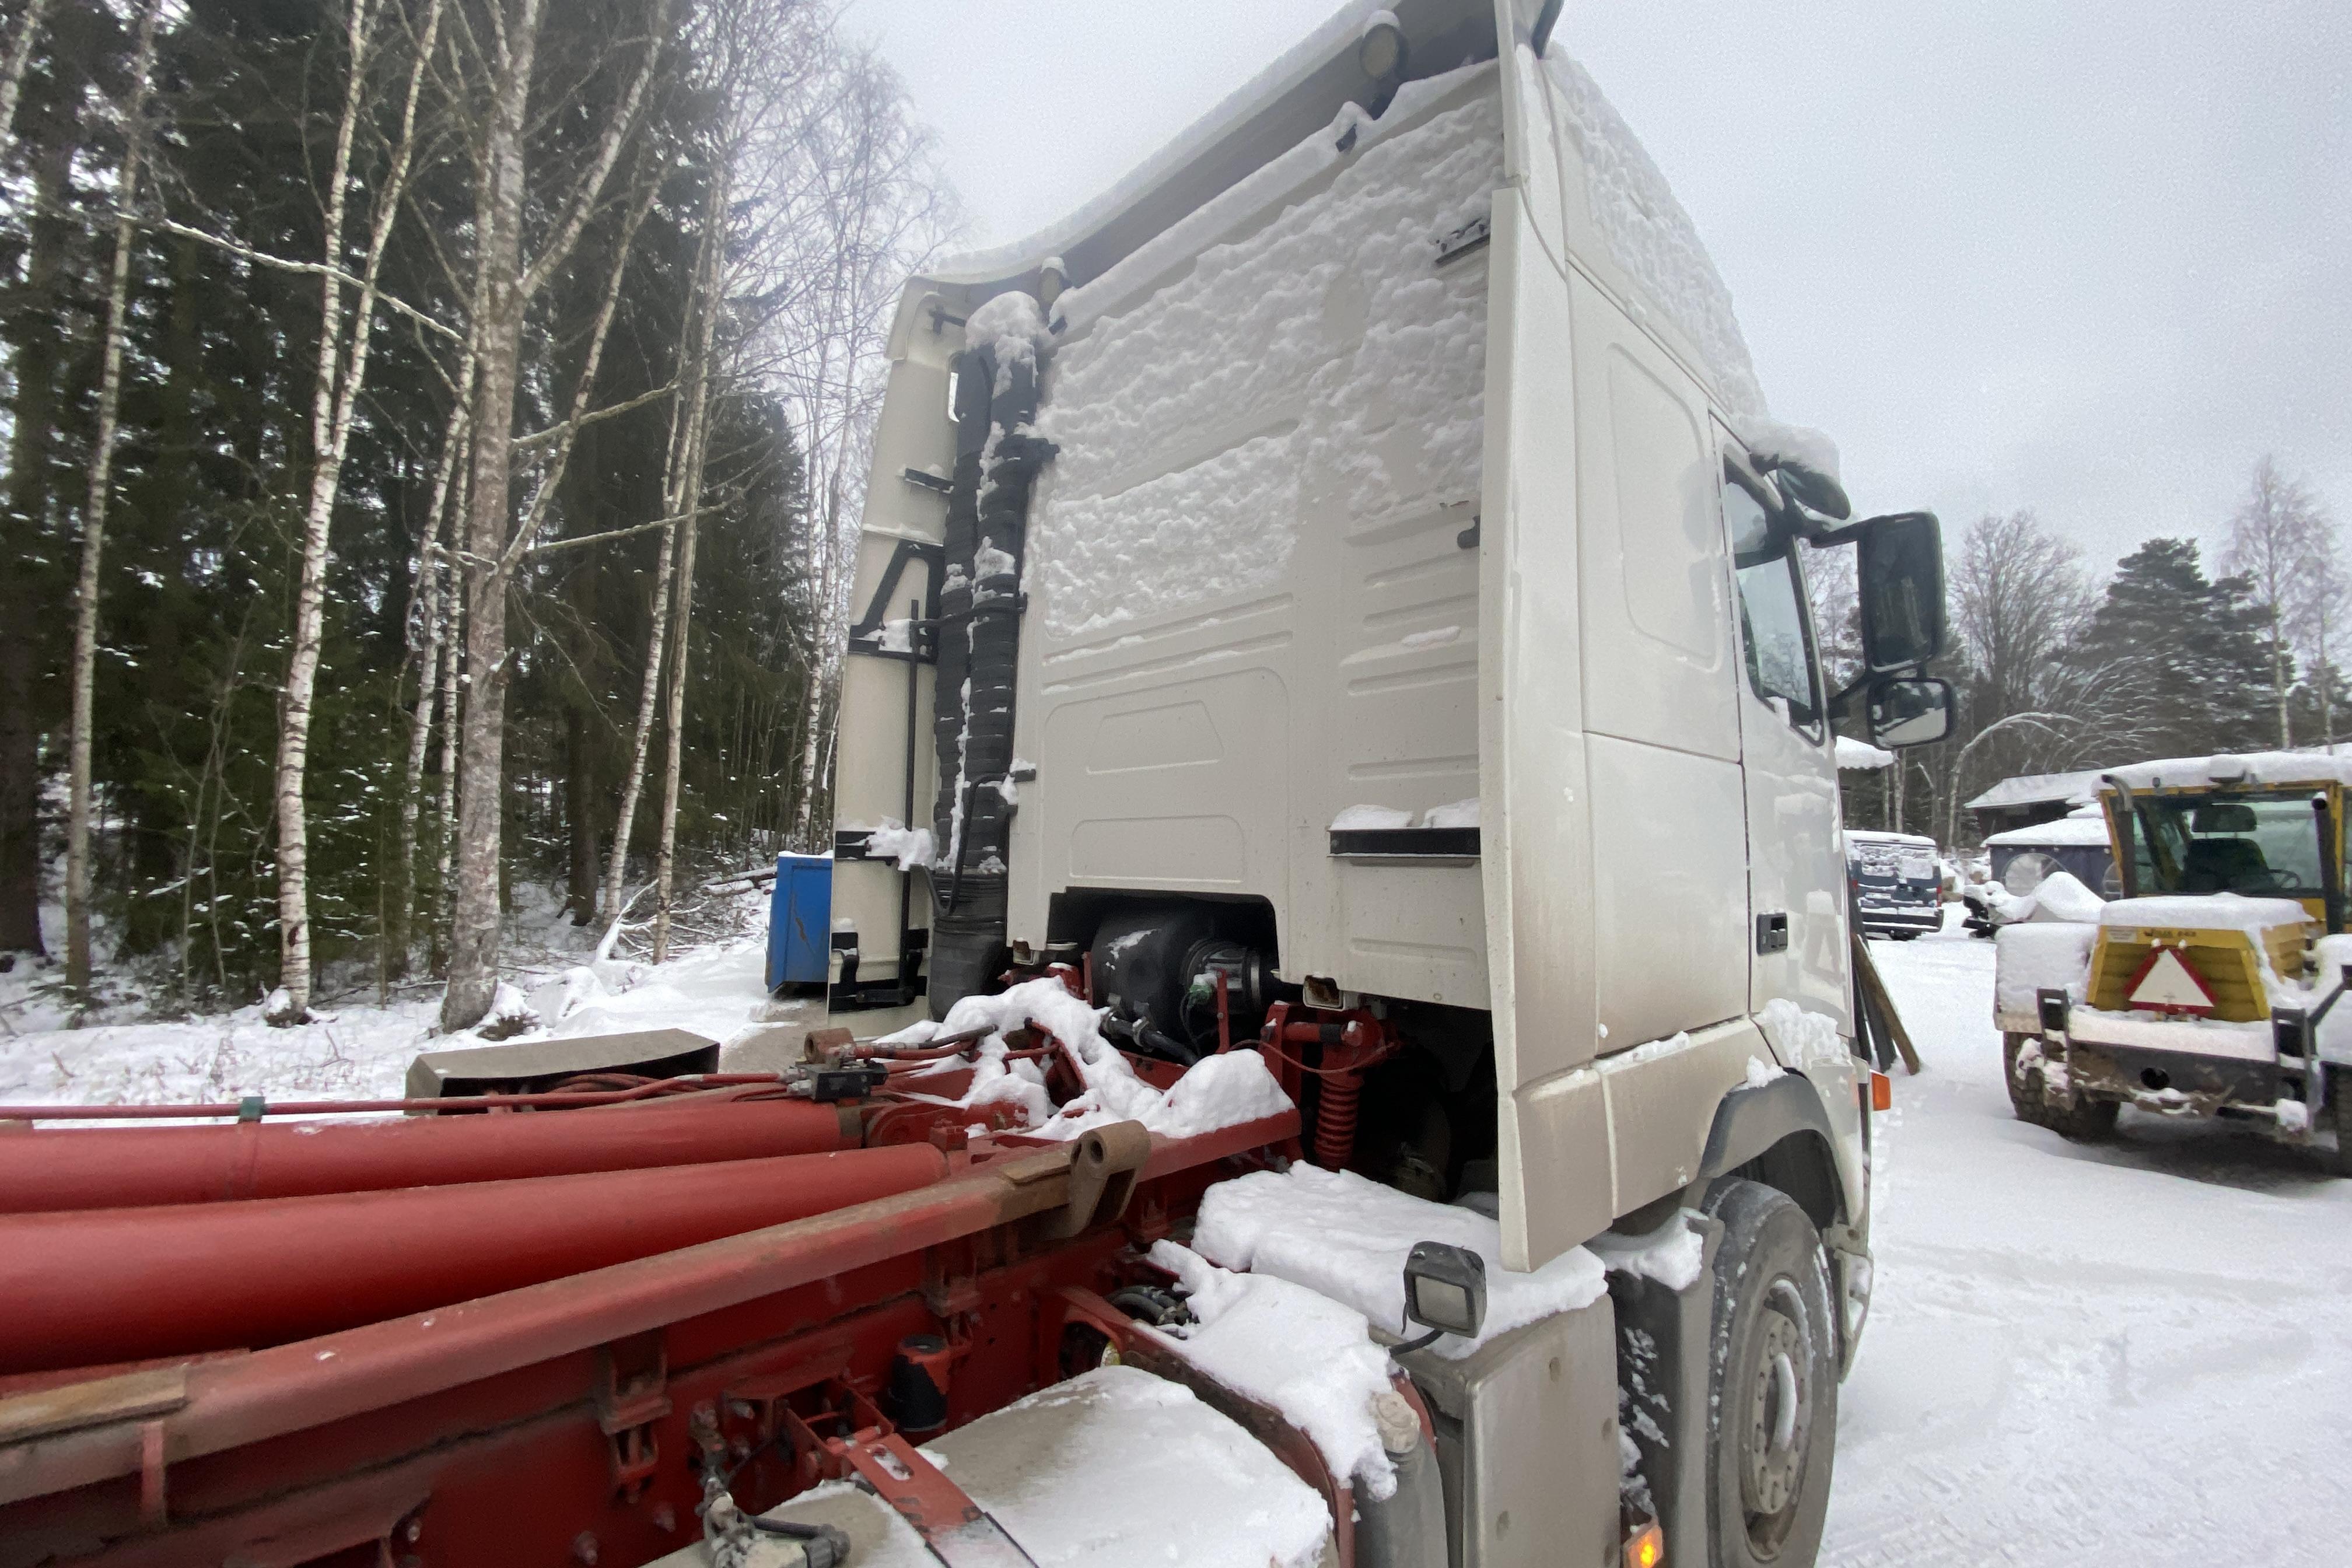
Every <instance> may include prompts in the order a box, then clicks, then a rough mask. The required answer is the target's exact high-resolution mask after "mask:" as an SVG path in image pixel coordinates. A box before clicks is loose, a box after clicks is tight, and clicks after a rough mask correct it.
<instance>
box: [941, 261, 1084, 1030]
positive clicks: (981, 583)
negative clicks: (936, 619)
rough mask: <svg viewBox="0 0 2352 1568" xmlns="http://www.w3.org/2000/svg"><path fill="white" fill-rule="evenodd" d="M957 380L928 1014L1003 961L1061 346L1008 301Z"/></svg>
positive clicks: (975, 338) (1025, 303)
mask: <svg viewBox="0 0 2352 1568" xmlns="http://www.w3.org/2000/svg"><path fill="white" fill-rule="evenodd" d="M964 341H965V342H966V344H967V347H966V348H965V350H964V353H963V358H962V362H961V366H960V368H959V370H958V372H957V380H956V466H955V489H954V490H953V491H952V492H951V493H950V496H949V498H948V515H947V527H946V533H945V537H944V539H943V540H942V546H943V550H944V552H945V561H944V564H943V566H942V568H941V571H942V583H941V586H940V639H939V647H940V654H939V679H938V683H937V687H936V694H935V698H934V707H933V716H932V723H931V733H932V738H933V743H934V744H935V746H936V747H937V749H938V754H939V779H940V788H939V795H938V797H937V798H936V800H935V801H934V802H933V804H932V809H931V817H932V825H931V826H932V834H933V837H934V838H935V840H936V842H937V843H938V844H939V846H940V850H939V855H940V858H939V862H938V864H937V865H936V866H935V867H934V868H933V870H932V874H931V879H930V881H931V900H932V910H931V953H930V984H929V995H930V1002H931V1016H933V1017H935V1018H944V1017H946V1016H947V1014H948V1009H949V1008H950V1007H952V1006H954V1005H955V1004H956V1003H957V1001H959V1000H960V999H961V998H962V997H965V996H969V995H971V994H974V993H976V992H980V991H982V990H985V989H986V988H987V987H988V986H989V985H990V984H992V983H993V982H994V981H995V979H996V977H997V975H998V974H1000V973H1003V969H1004V964H1005V961H1006V949H1005V935H1004V918H1005V913H1004V912H1005V894H1006V886H1007V876H1006V870H1007V867H1008V864H1009V862H1010V858H1011V855H1010V840H1011V837H1012V817H1013V808H1012V805H1011V804H1010V803H1009V802H1008V801H1007V800H1006V798H1005V794H1006V792H1005V791H1004V789H1003V787H1002V786H1003V784H1004V783H1005V781H1006V780H1007V779H1008V777H1009V776H1010V774H1011V773H1012V771H1013V679H1014V673H1015V671H1016V669H1017V668H1018V666H1019V663H1020V651H1021V615H1022V610H1023V607H1024V604H1025V600H1024V596H1023V595H1022V591H1021V574H1022V570H1023V568H1024V565H1025V563H1026V562H1027V559H1028V528H1029V496H1030V491H1031V489H1033V488H1034V485H1035V483H1036V479H1037V471H1038V469H1039V468H1043V467H1044V466H1045V462H1046V461H1047V460H1048V459H1049V458H1052V457H1053V455H1054V447H1053V444H1052V443H1051V442H1048V441H1046V440H1045V439H1044V438H1042V437H1039V436H1038V435H1037V434H1036V432H1035V429H1034V425H1035V421H1036V416H1037V383H1038V375H1039V370H1040V367H1039V363H1038V354H1039V352H1040V350H1041V349H1043V348H1045V347H1046V346H1047V345H1048V344H1049V343H1050V342H1051V339H1050V338H1049V337H1048V336H1047V334H1046V331H1045V321H1044V317H1043V315H1042V313H1041V311H1040V310H1039V308H1038V304H1037V301H1036V300H1034V298H1032V297H1031V296H1029V295H1027V294H1024V293H1019V292H1013V293H1006V294H1000V295H998V296H997V297H996V298H994V299H992V300H989V301H988V302H987V303H985V304H983V305H982V306H981V307H980V308H979V309H978V310H974V311H973V312H972V314H971V320H970V321H968V322H966V323H965V327H964Z"/></svg>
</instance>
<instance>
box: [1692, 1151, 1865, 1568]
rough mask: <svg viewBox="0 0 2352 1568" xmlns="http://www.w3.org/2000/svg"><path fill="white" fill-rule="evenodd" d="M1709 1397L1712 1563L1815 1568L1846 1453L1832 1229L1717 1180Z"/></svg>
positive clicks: (1746, 1187) (1735, 1182) (1761, 1191)
mask: <svg viewBox="0 0 2352 1568" xmlns="http://www.w3.org/2000/svg"><path fill="white" fill-rule="evenodd" d="M1706 1212H1707V1213H1709V1214H1710V1215H1714V1216H1715V1217H1716V1218H1717V1219H1719V1220H1721V1221H1722V1222H1723V1241H1722V1244H1721V1246H1720V1247H1718V1248H1717V1252H1716V1257H1715V1329H1714V1333H1713V1335H1712V1336H1711V1339H1712V1342H1711V1343H1710V1345H1709V1347H1708V1348H1709V1352H1710V1353H1709V1355H1708V1358H1707V1361H1708V1373H1707V1394H1708V1402H1709V1407H1710V1408H1711V1409H1713V1410H1714V1411H1715V1412H1716V1413H1717V1414H1716V1416H1715V1419H1714V1420H1712V1421H1711V1422H1710V1423H1709V1424H1708V1425H1709V1430H1708V1433H1707V1446H1706V1489H1707V1521H1708V1535H1709V1542H1708V1550H1707V1563H1708V1564H1709V1568H1766V1565H1767V1564H1788V1565H1789V1568H1805V1565H1806V1564H1810V1563H1811V1562H1812V1561H1813V1559H1814V1557H1815V1555H1816V1554H1817V1553H1818V1552H1819V1551H1820V1550H1821V1543H1822V1521H1823V1518H1824V1516H1825V1515H1826V1514H1827V1512H1828V1510H1829V1501H1830V1471H1831V1468H1832V1461H1833V1460H1834V1458H1835V1457H1836V1452H1837V1388H1838V1329H1837V1320H1836V1318H1835V1316H1834V1315H1833V1314H1834V1313H1835V1310H1836V1306H1835V1302H1836V1296H1835V1293H1834V1292H1833V1291H1832V1289H1831V1288H1830V1270H1829V1259H1828V1257H1827V1255H1826V1254H1825V1253H1823V1251H1822V1238H1821V1234H1820V1233H1819V1232H1818V1231H1816V1230H1815V1229H1814V1228H1813V1222H1812V1221H1811V1219H1809V1218H1807V1217H1806V1215H1805V1211H1804V1210H1803V1209H1801V1208H1800V1207H1798V1206H1797V1204H1796V1202H1795V1200H1794V1199H1792V1198H1790V1196H1789V1195H1788V1194H1786V1193H1783V1192H1780V1191H1779V1190H1778V1189H1776V1188H1773V1187H1768V1186H1765V1185H1764V1184H1761V1183H1759V1182H1750V1181H1746V1180H1743V1179H1741V1178H1738V1177H1728V1178H1726V1179H1725V1180H1724V1181H1721V1182H1718V1183H1717V1184H1716V1185H1715V1187H1714V1189H1713V1190H1712V1191H1710V1192H1709V1193H1708V1194H1707V1198H1706Z"/></svg>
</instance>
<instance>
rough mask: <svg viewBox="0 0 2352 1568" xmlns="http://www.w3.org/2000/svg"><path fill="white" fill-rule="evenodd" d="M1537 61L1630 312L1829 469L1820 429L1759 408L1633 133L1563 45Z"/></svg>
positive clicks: (1716, 305)
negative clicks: (1682, 343)
mask: <svg viewBox="0 0 2352 1568" xmlns="http://www.w3.org/2000/svg"><path fill="white" fill-rule="evenodd" d="M1544 66H1545V68H1547V69H1548V70H1549V71H1550V73H1551V77H1552V80H1553V82H1554V83H1555V84H1556V85H1557V86H1558V87H1559V91H1560V96H1561V99H1562V100H1563V101H1564V102H1565V104H1566V106H1567V110H1568V124H1567V130H1568V131H1569V132H1570V135H1571V136H1572V137H1573V138H1574V139H1575V141H1576V142H1577V143H1578V145H1579V147H1580V150H1581V151H1582V152H1583V154H1584V181H1585V198H1586V201H1587V203H1588V204H1589V205H1590V206H1591V211H1592V220H1593V222H1594V224H1595V225H1596V226H1598V227H1599V228H1600V230H1601V238H1602V239H1603V240H1604V241H1605V242H1606V243H1607V245H1608V247H1609V250H1610V253H1611V255H1612V256H1613V257H1614V258H1615V259H1616V261H1617V264H1618V265H1619V266H1620V267H1622V268H1624V269H1625V270H1626V271H1627V272H1629V273H1631V274H1632V275H1633V281H1634V284H1635V286H1636V288H1637V289H1639V290H1640V293H1641V294H1642V295H1643V296H1644V298H1642V299H1637V300H1633V301H1631V303H1632V304H1633V307H1634V313H1635V315H1636V316H1637V317H1638V316H1639V315H1641V314H1643V310H1644V309H1645V308H1646V309H1647V310H1656V311H1657V312H1658V313H1659V314H1660V315H1662V316H1664V318H1665V319H1666V320H1667V321H1671V322H1673V323H1674V324H1675V326H1676V327H1677V328H1678V329H1680V331H1682V333H1683V334H1684V336H1685V337H1687V338H1689V339H1690V340H1691V342H1692V343H1693V346H1694V347H1696V349H1697V350H1698V353H1699V354H1700V355H1701V357H1703V358H1704V359H1705V360H1706V363H1707V364H1708V366H1709V367H1710V368H1711V369H1712V370H1713V371H1714V373H1715V377H1716V382H1717V395H1719V396H1720V397H1721V398H1722V399H1723V404H1724V407H1725V408H1726V409H1727V411H1729V413H1730V414H1731V415H1732V416H1733V417H1734V419H1735V420H1737V421H1738V422H1739V423H1740V424H1741V425H1742V426H1744V427H1746V429H1749V430H1753V431H1754V433H1755V435H1756V437H1757V438H1758V439H1759V440H1762V441H1763V442H1765V444H1766V445H1768V446H1770V447H1775V448H1780V447H1789V448H1790V450H1788V451H1787V452H1786V453H1785V455H1788V456H1792V457H1802V458H1807V459H1808V460H1811V461H1813V462H1814V465H1815V466H1817V467H1824V468H1825V469H1826V471H1827V472H1828V473H1830V474H1831V475H1832V476H1834V475H1835V474H1836V473H1837V449H1836V447H1834V446H1832V445H1830V443H1829V438H1828V437H1825V436H1823V435H1822V433H1821V432H1819V431H1817V430H1806V429H1803V428H1802V427H1801V426H1787V425H1776V424H1773V423H1772V422H1771V421H1770V420H1769V417H1768V415H1767V411H1766V408H1765V403H1764V389H1763V387H1762V386H1761V385H1759V384H1758V382H1757V380H1756V368H1755V365H1754V363H1753V362H1752V361H1750V360H1749V358H1748V341H1747V339H1746V338H1745V337H1743V336H1742V335H1741V333H1740V331H1739V318H1738V315H1736V314H1735V313H1734V312H1733V310H1732V308H1731V290H1730V289H1727V288H1725V287H1724V283H1723V276H1722V274H1720V273H1718V272H1717V271H1716V269H1715V261H1714V259H1713V258H1711V257H1709V256H1708V255H1707V253H1706V245H1705V244H1703V243H1702V242H1701V241H1700V239H1699V236H1698V226H1697V225H1696V224H1694V223H1692V222H1691V219H1690V215H1689V214H1688V213H1686V212H1685V211H1684V210H1683V205H1682V204H1681V203H1680V202H1678V201H1676V200H1675V193H1674V190H1673V189H1672V187H1670V186H1669V185H1668V184H1666V177H1665V175H1664V174H1661V173H1659V171H1658V166H1657V164H1656V163H1653V162H1652V161H1651V158H1650V154H1649V153H1648V151H1647V150H1646V149H1644V148H1643V145H1642V142H1641V139H1640V138H1639V137H1637V136H1635V135H1634V134H1633V128H1632V127H1631V126H1629V125H1627V124H1626V123H1625V121H1623V120H1622V119H1620V118H1619V117H1618V114H1617V111H1616V110H1615V109H1613V108H1612V107H1611V106H1610V103H1609V100H1608V99H1607V98H1605V97H1603V96H1602V95H1601V89H1600V87H1599V86H1598V84H1596V83H1595V82H1594V81H1593V79H1592V78H1591V76H1589V75H1587V74H1586V73H1585V70H1584V68H1583V67H1582V66H1580V65H1578V64H1577V63H1576V62H1575V61H1574V60H1573V59H1570V58H1569V56H1568V52H1567V51H1566V50H1565V49H1557V48H1555V49H1551V50H1549V51H1548V52H1547V53H1546V54H1545V57H1544ZM1822 458H1826V463H1825V464H1824V463H1822V461H1820V460H1821V459H1822Z"/></svg>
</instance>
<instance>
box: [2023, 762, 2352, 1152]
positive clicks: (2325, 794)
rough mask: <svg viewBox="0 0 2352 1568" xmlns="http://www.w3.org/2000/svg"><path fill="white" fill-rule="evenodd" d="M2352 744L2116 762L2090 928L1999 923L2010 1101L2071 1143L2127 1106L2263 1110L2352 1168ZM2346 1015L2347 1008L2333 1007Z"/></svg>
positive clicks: (2299, 1139)
mask: <svg viewBox="0 0 2352 1568" xmlns="http://www.w3.org/2000/svg"><path fill="white" fill-rule="evenodd" d="M2347 786H2352V759H2343V758H2337V757H2336V756H2333V755H2328V754H2323V753H2306V752H2263V753H2258V754H2253V755H2244V756H2228V755H2225V756H2214V757H2191V758H2179V759H2175V760H2172V761H2168V762H2156V763H2139V764H2137V765H2135V766H2132V767H2128V768H2118V769H2116V770H2115V771H2114V772H2112V773H2106V774H2105V775H2104V776H2103V779H2102V783H2101V786H2100V792H2099V798H2100V805H2101V808H2102V809H2103V811H2104V812H2105V817H2106V823H2107V832H2108V840H2109V844H2110V847H2112V849H2113V850H2114V852H2115V863H2116V868H2117V870H2118V872H2119V874H2120V878H2121V880H2122V894H2123V896H2122V897H2121V898H2118V899H2116V900H2112V901H2110V902H2108V903H2106V904H2105V905H2104V906H2102V907H2101V908H2100V910H2099V911H2098V920H2097V922H2096V923H2095V924H2092V923H2089V922H2084V921H2028V922H2026V923H2023V924H2020V925H2016V926H2010V927H2004V928H2003V929H2002V930H2001V931H2000V935H1999V938H1998V943H1999V949H1998V951H1999V968H1998V977H1997V980H1996V984H1995V1002H1994V1010H1995V1014H1996V1018H1997V1021H1998V1023H1999V1025H2000V1029H2001V1032H2002V1037H2003V1045H2004V1058H2005V1060H2006V1064H2007V1067H2008V1079H2009V1093H2010V1101H2011V1105H2012V1106H2013V1107H2014V1108H2015V1109H2016V1111H2017V1114H2018V1116H2019V1117H2020V1118H2021V1119H2022V1120H2024V1121H2030V1122H2032V1123H2034V1124H2036V1125H2038V1126H2042V1127H2048V1128H2050V1129H2052V1130H2053V1131H2057V1132H2059V1133H2062V1134H2063V1135H2065V1136H2067V1137H2069V1138H2075V1139H2088V1138H2096V1137H2101V1136H2104V1135H2105V1134H2106V1133H2108V1132H2110V1131H2113V1130H2114V1128H2115V1125H2116V1113H2117V1111H2118V1110H2119V1109H2120V1108H2121V1107H2123V1106H2126V1105H2130V1106H2134V1107H2136V1108H2137V1109H2139V1110H2145V1111H2152V1112H2155V1113H2158V1114H2160V1115H2165V1116H2175V1117H2227V1118H2232V1119H2239V1120H2244V1121H2252V1122H2256V1123H2259V1124H2261V1125H2263V1126H2264V1127H2266V1128H2267V1129H2268V1130H2269V1131H2271V1132H2272V1133H2273V1135H2274V1136H2276V1137H2278V1138H2279V1139H2280V1140H2282V1141H2283V1142H2289V1143H2298V1144H2305V1143H2307V1144H2313V1145H2315V1146H2319V1147H2323V1148H2328V1147H2329V1145H2330V1144H2331V1143H2332V1148H2329V1153H2330V1157H2331V1158H2332V1160H2333V1162H2334V1165H2335V1168H2336V1171H2337V1173H2339V1174H2346V1175H2352V1005H2339V999H2340V998H2341V997H2342V995H2343V994H2344V991H2345V989H2346V984H2347V979H2348V978H2352V936H2347V935H2345V934H2344V931H2345V892H2344V886H2345V869H2344V853H2345V852H2344V839H2345V834H2344V816H2345V805H2346V795H2347ZM2338 1014H2341V1016H2340V1017H2339V1016H2337V1015H2338Z"/></svg>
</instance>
